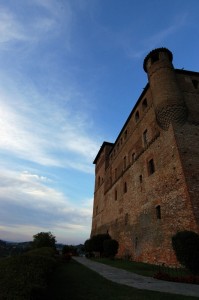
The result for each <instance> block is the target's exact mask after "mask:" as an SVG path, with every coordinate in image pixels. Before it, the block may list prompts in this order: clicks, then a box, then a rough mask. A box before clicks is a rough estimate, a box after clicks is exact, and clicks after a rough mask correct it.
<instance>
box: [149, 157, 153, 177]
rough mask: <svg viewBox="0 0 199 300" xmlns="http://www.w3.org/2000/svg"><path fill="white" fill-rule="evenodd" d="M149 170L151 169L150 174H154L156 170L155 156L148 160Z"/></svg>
mask: <svg viewBox="0 0 199 300" xmlns="http://www.w3.org/2000/svg"><path fill="white" fill-rule="evenodd" d="M148 171H149V175H152V174H153V173H154V172H155V165H154V160H153V158H152V159H150V160H149V162H148Z"/></svg>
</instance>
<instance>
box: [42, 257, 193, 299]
mask: <svg viewBox="0 0 199 300" xmlns="http://www.w3.org/2000/svg"><path fill="white" fill-rule="evenodd" d="M47 299H48V300H66V299H67V300H145V299H146V300H168V299H169V300H191V299H192V300H194V299H196V298H195V297H185V296H178V295H171V294H166V293H160V292H151V291H146V290H138V289H134V288H131V287H127V286H124V285H120V284H117V283H113V282H111V281H109V280H107V279H105V278H103V277H101V276H100V275H98V274H97V273H96V272H94V271H92V270H89V269H88V268H86V267H85V266H83V265H81V264H79V263H77V262H76V261H73V260H72V261H71V262H69V263H62V264H60V265H59V266H58V267H57V269H56V271H55V273H54V275H53V277H52V278H51V283H50V287H49V295H48V297H47Z"/></svg>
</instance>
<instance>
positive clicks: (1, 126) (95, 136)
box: [0, 0, 199, 244]
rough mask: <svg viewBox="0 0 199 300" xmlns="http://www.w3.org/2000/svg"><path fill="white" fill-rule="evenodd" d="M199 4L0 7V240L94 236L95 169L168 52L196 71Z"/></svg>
mask: <svg viewBox="0 0 199 300" xmlns="http://www.w3.org/2000/svg"><path fill="white" fill-rule="evenodd" d="M198 13H199V1H198V0H189V1H186V0H173V1H171V0H168V1H163V0H157V1H156V0H151V1H148V0H139V1H137V0H62V1H61V0H17V1H13V0H12V1H11V0H7V1H3V0H0V239H4V240H12V241H27V240H32V236H33V235H34V234H36V233H38V232H40V231H51V232H52V233H53V234H54V235H55V236H56V238H57V240H58V241H59V242H62V243H65V244H78V243H83V242H84V241H85V240H86V239H87V238H89V235H90V230H91V217H92V202H93V192H94V165H93V164H92V162H93V160H94V158H95V156H96V154H97V152H98V150H99V147H100V146H101V144H102V143H103V141H105V140H106V141H109V142H114V141H115V139H116V137H117V135H118V133H119V131H120V129H121V127H122V126H123V124H124V122H125V121H126V119H127V117H128V115H129V113H130V111H131V109H132V108H133V106H134V104H135V102H136V100H137V99H138V97H139V95H140V94H141V92H142V90H143V88H144V87H145V85H146V83H147V76H146V73H145V72H144V70H143V67H142V65H143V60H144V58H145V56H146V55H147V54H148V52H149V51H151V50H152V49H154V48H157V47H167V48H169V49H170V50H171V51H172V52H173V55H174V66H175V67H176V68H184V69H187V70H193V71H199V59H198V54H199V18H198Z"/></svg>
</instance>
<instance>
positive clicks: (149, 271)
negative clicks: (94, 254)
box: [92, 258, 190, 277]
mask: <svg viewBox="0 0 199 300" xmlns="http://www.w3.org/2000/svg"><path fill="white" fill-rule="evenodd" d="M92 260H95V261H96V262H99V263H103V264H106V265H109V266H112V267H115V268H119V269H123V270H126V271H129V272H133V273H136V274H139V275H143V276H148V277H153V275H154V274H155V273H157V272H158V271H159V270H160V268H159V266H156V265H151V264H146V263H141V262H134V261H128V260H121V259H113V260H111V259H108V258H98V259H96V258H95V259H92ZM161 270H162V271H165V272H168V273H169V274H170V275H173V276H176V273H178V274H180V275H181V276H183V275H190V273H189V272H188V271H186V270H185V269H172V268H165V267H161Z"/></svg>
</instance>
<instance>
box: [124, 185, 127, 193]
mask: <svg viewBox="0 0 199 300" xmlns="http://www.w3.org/2000/svg"><path fill="white" fill-rule="evenodd" d="M124 193H127V183H126V182H125V183H124Z"/></svg>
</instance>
